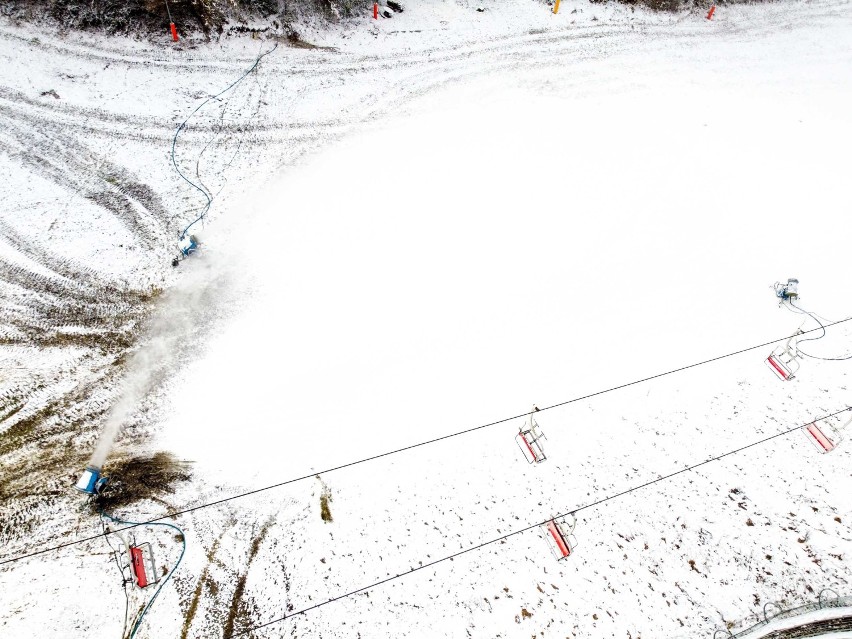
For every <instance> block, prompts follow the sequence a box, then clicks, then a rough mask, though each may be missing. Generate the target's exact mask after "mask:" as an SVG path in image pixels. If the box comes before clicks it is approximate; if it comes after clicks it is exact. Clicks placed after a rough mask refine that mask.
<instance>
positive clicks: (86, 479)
mask: <svg viewBox="0 0 852 639" xmlns="http://www.w3.org/2000/svg"><path fill="white" fill-rule="evenodd" d="M108 481H109V479H108V478H107V477H101V469H100V468H98V467H97V466H86V470H84V471H83V474H82V475H80V479H78V480H77V483H76V484H74V488H76V489H77V490H79V491H80V492H81V493H86V494H87V495H93V496H94V495H98V494H100V492H101V490H103V487H104V486H106V483H107V482H108Z"/></svg>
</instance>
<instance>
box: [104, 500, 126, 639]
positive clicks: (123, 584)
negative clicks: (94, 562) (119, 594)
mask: <svg viewBox="0 0 852 639" xmlns="http://www.w3.org/2000/svg"><path fill="white" fill-rule="evenodd" d="M101 528H102V529H103V531H104V540H105V541H106V542H107V546H109V549H110V550H111V551H112V558H113V559H114V560H115V565H116V566H117V567H118V571H119V572H120V573H121V589H122V590H123V591H124V628H123V629H122V631H121V639H124V636H125V635H126V634H127V614H128V612H129V611H130V597H128V596H127V577H125V576H124V567H123V566H122V565H121V562H120V561H119V560H118V551H117V550H116V549H115V548H113V547H112V543H111V542H110V540H109V535H110V531H108V530H107V527H106V524H105V523H104V519H103V516H102V517H101Z"/></svg>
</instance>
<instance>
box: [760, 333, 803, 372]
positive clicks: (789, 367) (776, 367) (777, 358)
mask: <svg viewBox="0 0 852 639" xmlns="http://www.w3.org/2000/svg"><path fill="white" fill-rule="evenodd" d="M794 339H795V337H791V338H790V339H788V340H787V343H786V344H783V345H781V346H779V347H778V348H776V349H775V350H774V351H772V353H771V354H770V355H769V357H767V358H766V365H767V366H768V367H769V369H770V370H771V371H772V372H773V373H775V374H776V375H777V376H778V378H779V379H782V380H784V381H789V380H791V379H793V378H794V377H795V376H796V372H797V371H798V370H799V365H800V362H799V355H798V353H797V352H796V344H795V342H794V341H793V340H794Z"/></svg>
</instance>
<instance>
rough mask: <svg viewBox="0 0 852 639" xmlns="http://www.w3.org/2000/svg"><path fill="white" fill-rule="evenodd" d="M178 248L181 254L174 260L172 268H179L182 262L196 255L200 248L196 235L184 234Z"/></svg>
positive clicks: (179, 240)
mask: <svg viewBox="0 0 852 639" xmlns="http://www.w3.org/2000/svg"><path fill="white" fill-rule="evenodd" d="M177 247H178V251H180V253H178V255H177V256H176V257H175V258H174V259H173V260H172V266H177V265H178V264H180V261H181V260H184V259H186V258H187V257H189V256H190V255H192V254H193V253H195V251H196V249H197V248H198V239H197V238H196V237H195V236H194V235H187V234H186V233H184V234H183V235H181V236H180V238H178V243H177Z"/></svg>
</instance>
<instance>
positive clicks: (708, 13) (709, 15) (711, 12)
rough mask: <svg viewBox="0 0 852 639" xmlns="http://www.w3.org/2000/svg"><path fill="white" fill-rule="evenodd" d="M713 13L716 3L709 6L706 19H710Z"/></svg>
mask: <svg viewBox="0 0 852 639" xmlns="http://www.w3.org/2000/svg"><path fill="white" fill-rule="evenodd" d="M714 13H716V5H715V4H714V5H713V6H712V7H710V11H708V12H707V19H708V20H712V19H713V14H714Z"/></svg>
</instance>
